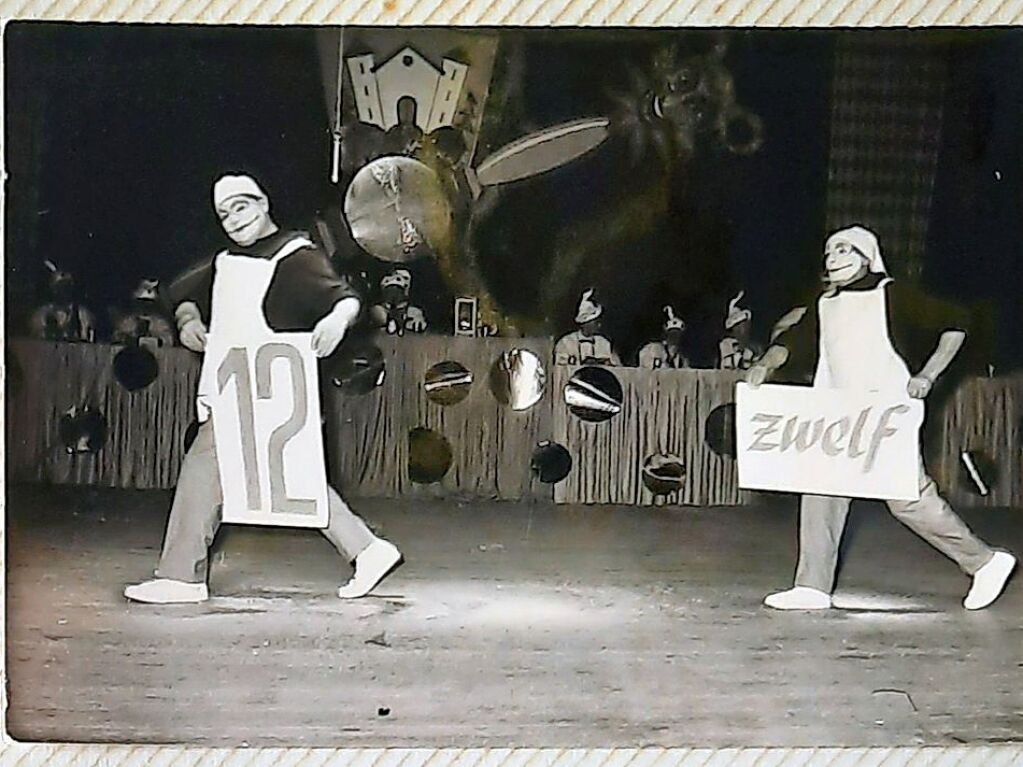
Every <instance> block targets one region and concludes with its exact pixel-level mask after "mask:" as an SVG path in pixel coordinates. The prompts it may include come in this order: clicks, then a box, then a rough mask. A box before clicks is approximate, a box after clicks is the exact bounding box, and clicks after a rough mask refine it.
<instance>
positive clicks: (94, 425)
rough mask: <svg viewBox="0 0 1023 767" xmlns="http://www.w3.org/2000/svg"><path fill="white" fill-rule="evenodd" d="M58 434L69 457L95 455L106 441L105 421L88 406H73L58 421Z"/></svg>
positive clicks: (96, 411) (97, 412) (97, 411)
mask: <svg viewBox="0 0 1023 767" xmlns="http://www.w3.org/2000/svg"><path fill="white" fill-rule="evenodd" d="M58 433H59V435H60V441H61V443H62V444H63V446H64V451H65V452H66V453H68V454H69V455H74V454H80V453H97V452H99V451H100V449H102V447H103V443H104V442H106V439H107V420H106V418H104V417H103V413H101V412H100V411H99V410H96V409H95V408H93V407H91V406H89V405H85V406H75V407H73V408H71V409H70V410H68V411H67V412H66V413H64V416H63V417H62V418H61V419H60V424H59V425H58Z"/></svg>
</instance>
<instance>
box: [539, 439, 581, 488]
mask: <svg viewBox="0 0 1023 767" xmlns="http://www.w3.org/2000/svg"><path fill="white" fill-rule="evenodd" d="M530 469H531V471H532V472H533V474H534V476H536V478H537V479H539V480H540V481H541V482H544V483H546V484H550V485H554V484H557V483H558V482H560V481H561V480H563V479H564V478H565V477H567V476H568V473H569V472H570V471H572V456H571V455H570V454H569V452H568V451H567V450H566V449H565V448H564V446H562V445H559V444H558V443H556V442H549V441H545V442H541V443H539V444H538V445H537V446H536V450H534V451H533V457H532V459H531V460H530Z"/></svg>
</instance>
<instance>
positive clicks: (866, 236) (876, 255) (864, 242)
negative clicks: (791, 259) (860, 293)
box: [824, 226, 888, 277]
mask: <svg viewBox="0 0 1023 767" xmlns="http://www.w3.org/2000/svg"><path fill="white" fill-rule="evenodd" d="M836 242H847V243H849V244H850V245H852V246H853V247H854V248H856V250H858V251H859V252H860V253H862V254H863V255H864V257H866V259H867V269H868V271H870V272H871V273H872V274H883V275H884V276H886V277H887V276H888V270H887V269H886V268H885V265H884V259H882V258H881V246H880V245H879V244H878V241H877V235H876V234H874V233H873V232H872V231H870V230H869V229H867V228H865V227H862V226H850V227H848V228H846V229H839V230H838V231H837V232H835V233H834V234H832V235H831V236H830V237H828V240H827V242H826V243H825V244H824V250H825V252H827V251H828V250H830V249H831V246H832V245H833V244H834V243H836Z"/></svg>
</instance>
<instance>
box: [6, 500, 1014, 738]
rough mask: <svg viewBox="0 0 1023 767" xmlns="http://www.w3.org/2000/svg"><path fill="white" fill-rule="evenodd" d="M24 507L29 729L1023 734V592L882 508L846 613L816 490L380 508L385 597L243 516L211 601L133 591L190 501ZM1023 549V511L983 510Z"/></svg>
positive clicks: (16, 512) (856, 522)
mask: <svg viewBox="0 0 1023 767" xmlns="http://www.w3.org/2000/svg"><path fill="white" fill-rule="evenodd" d="M8 495H9V497H8V532H7V552H8V576H7V577H8V605H7V632H8V633H7V642H8V644H7V664H8V665H7V671H8V676H9V685H10V688H9V689H10V700H9V712H8V727H9V731H10V733H11V735H12V736H13V737H15V738H17V739H19V740H61V741H78V742H118V741H120V742H125V741H130V742H147V743H164V742H182V743H190V744H203V745H215V746H239V745H243V744H249V745H253V746H257V745H259V746H279V745H304V746H342V747H344V746H348V747H356V746H359V747H369V746H384V745H391V746H430V747H442V746H466V747H468V746H493V747H499V746H565V747H567V746H590V747H593V746H609V745H614V746H621V747H627V746H633V747H638V746H715V747H726V746H736V745H764V746H808V745H819V744H830V745H845V746H864V745H916V744H923V743H926V744H949V745H951V744H957V743H964V742H965V743H973V742H981V741H987V742H1004V741H1018V740H1023V684H1021V678H1023V581H1021V579H1020V578H1018V577H1017V578H1016V579H1015V581H1014V582H1013V583H1011V584H1010V586H1009V591H1008V593H1007V594H1006V595H1005V596H1004V597H1003V598H1002V599H1001V600H1000V601H999V602H998V603H996V604H995V606H994V607H992V608H990V609H988V610H986V611H982V612H978V613H968V612H966V611H965V610H963V609H962V608H961V606H960V600H961V598H962V596H963V594H964V593H965V591H966V589H967V587H968V580H967V578H966V577H965V576H963V575H962V574H961V573H959V571H958V570H957V569H956V567H955V566H954V565H952V564H951V563H950V562H948V561H947V560H945V559H944V558H943V557H941V555H939V554H937V553H936V552H934V551H932V550H931V549H930V548H929V547H927V545H926V544H924V543H922V542H921V541H920V540H918V539H917V538H915V537H914V536H913V534H912V533H910V532H909V531H908V530H906V529H904V528H902V527H901V526H900V525H899V524H898V523H897V522H896V521H895V520H894V519H892V518H891V517H889V516H888V515H887V514H886V513H885V512H884V510H883V509H882V508H881V507H880V506H878V505H875V504H862V505H860V506H859V507H856V506H854V509H855V511H854V514H853V516H852V522H851V525H850V530H849V531H848V534H847V541H846V543H847V550H848V556H847V557H846V562H845V565H844V569H843V571H842V574H841V577H840V583H839V592H838V597H837V600H838V601H839V602H840V603H842V604H844V605H845V608H846V609H840V610H833V611H830V612H827V613H825V614H797V613H777V612H772V611H769V610H766V609H764V608H762V607H761V606H760V600H761V598H762V597H763V596H764V594H765V593H767V592H768V591H770V590H772V589H775V588H779V587H784V586H787V585H788V584H789V579H790V577H791V574H792V570H793V564H794V557H795V537H794V536H795V502H794V500H793V499H791V498H779V499H778V502H777V503H776V504H774V505H773V506H763V507H757V508H738V509H735V508H733V509H688V510H677V509H675V510H667V509H634V508H602V507H589V508H572V507H553V506H530V505H527V504H510V503H473V504H457V503H439V502H432V503H410V502H390V501H380V500H372V501H364V502H361V503H357V504H353V505H354V506H355V507H356V509H357V510H358V511H360V512H361V513H362V514H363V515H364V516H365V517H366V518H367V519H368V520H370V521H371V522H372V523H373V524H374V525H375V526H376V527H377V528H378V529H379V530H380V531H381V532H383V533H384V534H385V535H386V536H387V537H389V538H390V539H392V540H393V541H395V542H396V543H398V544H399V545H400V546H401V548H402V549H403V550H404V551H405V553H406V555H407V559H408V562H407V564H406V565H405V566H404V567H403V568H402V569H401V570H399V571H398V572H397V573H396V574H395V575H394V576H392V578H391V579H389V580H388V581H387V582H386V584H385V585H384V586H383V587H382V588H381V590H380V595H379V596H376V597H372V598H367V599H364V600H358V601H355V602H341V601H340V600H338V599H337V598H336V597H334V596H333V593H334V590H335V589H336V587H337V585H338V584H339V583H340V582H341V581H343V580H345V579H346V578H347V576H348V574H349V568H348V567H347V565H345V564H344V563H343V562H341V560H340V559H339V558H338V557H337V555H336V554H335V553H334V550H333V549H332V548H331V547H330V545H329V544H328V543H327V542H326V540H325V539H323V538H322V537H320V536H319V535H318V534H317V533H315V532H307V531H285V530H266V529H255V528H239V527H233V528H230V529H228V528H225V529H224V530H223V532H222V533H221V535H220V537H219V538H218V541H217V544H216V553H215V555H214V565H213V575H212V577H211V591H212V593H213V595H214V596H213V598H212V599H211V600H210V601H209V602H208V603H206V604H204V605H198V606H176V607H152V606H146V605H136V604H129V603H128V602H126V601H125V600H124V599H123V598H122V597H121V589H122V588H123V586H124V584H125V583H127V582H132V581H136V580H138V579H141V578H145V577H147V576H148V575H150V574H151V572H152V568H153V567H154V565H155V560H156V556H157V554H158V549H159V545H160V540H161V536H162V533H163V526H164V524H165V520H166V510H167V506H168V502H169V495H168V494H167V493H164V492H128V491H102V492H97V491H90V490H86V489H65V490H55V489H53V488H45V487H40V486H35V487H16V488H12V489H11V490H10V491H9V494H8ZM964 516H965V517H966V518H967V520H968V521H969V522H970V523H971V524H972V525H973V526H974V527H975V529H976V530H977V531H978V532H980V533H981V534H982V535H983V536H984V537H986V538H988V539H989V540H990V541H991V542H992V543H994V544H996V545H1003V546H1007V547H1009V548H1011V549H1013V550H1015V551H1016V552H1023V511H1019V510H1016V511H984V512H977V513H972V514H964Z"/></svg>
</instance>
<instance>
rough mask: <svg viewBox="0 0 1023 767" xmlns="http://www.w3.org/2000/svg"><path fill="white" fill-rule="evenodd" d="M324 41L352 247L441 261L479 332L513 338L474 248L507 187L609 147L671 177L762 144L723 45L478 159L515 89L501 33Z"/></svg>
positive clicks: (334, 172)
mask: <svg viewBox="0 0 1023 767" xmlns="http://www.w3.org/2000/svg"><path fill="white" fill-rule="evenodd" d="M320 43H321V45H320V52H321V62H322V63H323V71H324V76H325V83H326V84H327V85H328V87H327V101H328V106H329V108H330V109H331V113H332V115H333V117H332V119H333V125H332V134H333V153H332V157H333V160H332V167H331V177H332V181H333V182H334V183H337V184H339V186H340V187H341V189H342V190H343V193H344V218H345V223H346V224H347V225H348V227H349V229H350V231H351V233H352V236H353V238H354V239H355V241H356V242H357V243H358V244H359V245H360V246H361V247H362V248H363V250H365V251H366V252H368V253H369V254H370V255H372V256H375V257H376V258H379V259H382V260H385V261H399V262H403V261H409V260H413V259H415V258H419V257H423V256H426V257H433V258H436V260H437V264H438V268H439V270H440V272H441V273H442V275H443V276H444V278H445V280H446V281H447V282H448V287H449V288H450V289H451V290H452V292H453V293H454V294H456V295H475V296H478V297H479V315H480V321H481V322H482V323H484V324H487V325H496V326H499V327H501V328H503V329H504V330H506V331H507V330H514V326H515V323H514V321H513V320H512V318H510V317H508V316H507V315H506V314H505V313H504V312H502V311H501V309H500V308H499V307H498V306H497V304H496V302H495V301H494V300H493V298H492V297H491V295H490V293H489V291H488V290H487V289H486V285H485V281H484V280H483V278H482V275H481V274H480V270H479V266H478V263H477V258H476V254H475V252H474V245H473V243H474V238H473V234H474V229H475V227H476V225H477V224H478V223H479V221H480V220H481V218H482V217H483V216H484V215H485V214H486V213H488V212H489V211H490V210H491V209H492V208H493V207H494V205H495V201H496V198H497V194H496V193H497V191H498V190H499V188H500V187H501V186H503V185H505V184H510V183H513V182H516V181H520V180H523V179H528V178H531V177H535V176H538V175H540V174H543V173H547V172H549V171H552V170H554V169H556V168H559V167H561V166H564V165H566V164H567V163H570V162H572V161H574V160H576V159H578V158H580V157H582V156H583V155H586V154H587V153H589V152H592V151H593V150H595V149H596V148H597V147H599V146H601V145H602V144H604V143H605V142H606V141H607V140H608V139H609V138H611V137H613V136H616V137H618V139H619V140H621V141H623V142H627V144H628V146H629V151H630V152H631V154H632V155H633V157H634V158H635V160H636V161H637V162H638V161H639V160H640V159H642V158H643V157H644V156H645V155H646V154H649V153H651V152H654V153H656V154H657V156H659V157H661V158H663V161H664V162H665V163H669V164H671V165H675V164H678V163H680V162H685V161H686V160H687V159H688V158H689V157H691V156H692V154H693V153H694V152H695V151H696V150H697V147H698V146H699V145H700V143H701V142H705V141H715V142H717V143H719V144H720V145H722V146H724V147H725V148H726V149H727V150H728V151H731V152H733V153H736V154H750V153H752V152H755V151H756V150H757V148H758V147H759V145H760V140H761V138H760V136H761V125H760V120H759V118H757V117H756V116H755V115H754V114H752V113H751V112H749V111H748V110H746V109H744V108H742V107H741V106H739V105H738V103H737V102H736V98H735V89H734V84H733V81H732V77H731V75H730V73H729V72H728V70H727V68H726V67H725V65H724V55H725V50H726V46H725V44H724V41H723V39H721V38H715V43H714V45H712V46H711V48H710V50H709V51H707V52H703V53H699V54H692V55H683V54H682V53H680V51H679V49H678V48H677V47H671V48H668V49H666V50H663V51H660V52H659V53H657V54H656V55H655V56H653V59H652V61H650V62H649V63H648V65H647V67H646V68H645V69H633V70H630V76H629V78H630V82H629V86H628V87H627V88H625V89H624V90H621V91H616V92H613V93H609V94H608V96H607V112H606V114H603V115H599V114H598V115H590V116H581V117H579V118H577V119H574V120H570V121H567V122H564V123H560V124H556V125H552V126H549V127H547V128H543V129H541V130H537V131H532V132H527V133H525V134H524V135H522V136H521V137H520V138H518V139H516V140H514V141H511V142H510V143H507V144H505V145H504V146H502V147H500V148H498V149H496V150H494V151H486V150H484V151H486V154H485V156H483V157H482V158H481V159H480V158H478V157H477V153H478V151H479V150H480V146H481V145H480V142H479V134H480V131H481V127H482V125H483V116H484V111H485V109H486V108H487V103H488V96H489V94H490V92H491V90H492V89H494V88H495V87H496V88H497V89H498V90H500V89H503V88H504V86H505V85H506V84H504V83H494V82H492V80H493V75H494V71H495V66H494V64H495V59H496V56H497V53H498V47H499V41H498V37H497V35H495V34H494V33H491V32H486V33H470V32H465V31H450V30H432V29H431V30H341V31H330V32H324V33H321V36H320ZM501 44H503V43H501ZM515 76H516V75H514V74H511V75H509V74H508V73H507V72H505V73H504V74H502V77H515Z"/></svg>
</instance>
